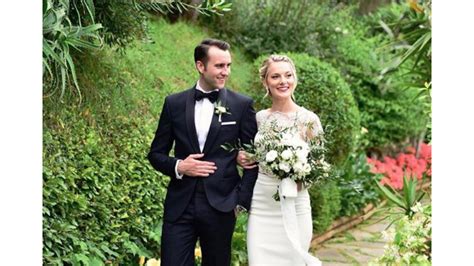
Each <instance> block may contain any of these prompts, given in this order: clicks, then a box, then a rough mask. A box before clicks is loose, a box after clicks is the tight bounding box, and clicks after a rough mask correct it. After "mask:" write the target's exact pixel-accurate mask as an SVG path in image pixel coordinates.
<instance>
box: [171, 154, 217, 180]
mask: <svg viewBox="0 0 474 266" xmlns="http://www.w3.org/2000/svg"><path fill="white" fill-rule="evenodd" d="M203 156H204V154H203V153H196V154H190V155H189V156H188V157H187V158H186V159H184V160H182V161H180V162H179V163H178V173H179V174H184V175H187V176H202V177H206V176H209V175H210V174H213V173H214V172H215V171H216V169H217V167H216V164H215V163H214V162H208V161H200V160H198V159H199V158H202V157H203Z"/></svg>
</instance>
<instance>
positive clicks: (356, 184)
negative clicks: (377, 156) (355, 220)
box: [337, 153, 380, 216]
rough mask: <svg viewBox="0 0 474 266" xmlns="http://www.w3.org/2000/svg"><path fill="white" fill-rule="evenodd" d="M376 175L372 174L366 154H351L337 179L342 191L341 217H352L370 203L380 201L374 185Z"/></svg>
mask: <svg viewBox="0 0 474 266" xmlns="http://www.w3.org/2000/svg"><path fill="white" fill-rule="evenodd" d="M375 176H376V174H374V173H372V172H371V167H370V164H368V163H367V157H366V155H365V153H359V154H355V153H353V154H351V156H350V157H349V160H348V161H347V162H346V164H345V166H344V168H343V170H342V171H341V175H340V178H338V179H337V184H338V187H339V190H340V191H341V212H340V214H339V216H350V215H354V214H356V213H359V211H360V210H361V209H362V208H364V207H365V206H366V205H367V204H369V203H374V204H375V203H377V202H379V201H380V194H379V192H378V189H377V186H376V184H375V183H374V180H376V177H375Z"/></svg>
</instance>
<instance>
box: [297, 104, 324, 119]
mask: <svg viewBox="0 0 474 266" xmlns="http://www.w3.org/2000/svg"><path fill="white" fill-rule="evenodd" d="M300 113H301V116H302V117H303V118H304V120H306V121H308V122H310V121H313V122H314V121H317V122H319V121H320V120H319V116H318V115H317V114H316V113H314V112H313V111H311V110H308V109H306V108H305V107H304V106H301V107H300Z"/></svg>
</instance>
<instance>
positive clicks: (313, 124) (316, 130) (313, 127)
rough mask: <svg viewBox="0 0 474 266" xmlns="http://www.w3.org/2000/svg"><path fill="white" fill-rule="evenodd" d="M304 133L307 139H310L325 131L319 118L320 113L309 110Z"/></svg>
mask: <svg viewBox="0 0 474 266" xmlns="http://www.w3.org/2000/svg"><path fill="white" fill-rule="evenodd" d="M304 123H305V127H304V129H305V130H304V135H305V139H306V140H310V139H312V138H314V137H315V136H318V135H319V134H321V133H324V131H323V127H322V125H321V121H320V120H319V117H318V115H316V114H315V113H313V112H311V111H308V112H307V114H306V117H305V119H304Z"/></svg>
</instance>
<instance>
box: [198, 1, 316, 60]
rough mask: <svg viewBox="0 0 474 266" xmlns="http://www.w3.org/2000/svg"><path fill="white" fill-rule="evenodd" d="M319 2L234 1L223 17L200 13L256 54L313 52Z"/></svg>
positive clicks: (229, 38)
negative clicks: (230, 9)
mask: <svg viewBox="0 0 474 266" xmlns="http://www.w3.org/2000/svg"><path fill="white" fill-rule="evenodd" d="M318 11H319V8H318V4H317V3H315V2H311V1H305V0H293V1H274V0H259V1H254V0H241V1H233V3H232V11H231V12H229V13H227V14H226V15H225V16H224V17H217V16H214V17H201V22H202V24H203V25H205V26H206V27H212V29H213V30H214V31H215V32H216V33H218V34H219V35H220V36H221V38H223V39H225V40H227V41H229V42H230V43H232V44H237V45H239V46H240V47H242V48H243V49H244V51H245V52H246V53H247V54H248V55H250V56H251V57H252V58H255V57H257V56H259V55H261V54H269V53H274V52H277V51H295V52H310V51H309V50H308V49H312V48H313V47H312V43H313V42H314V39H315V37H316V36H315V35H314V34H313V33H314V32H313V30H312V29H313V28H314V27H315V25H316V24H317V23H318V20H317V19H315V17H317V16H316V14H317V12H318Z"/></svg>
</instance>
